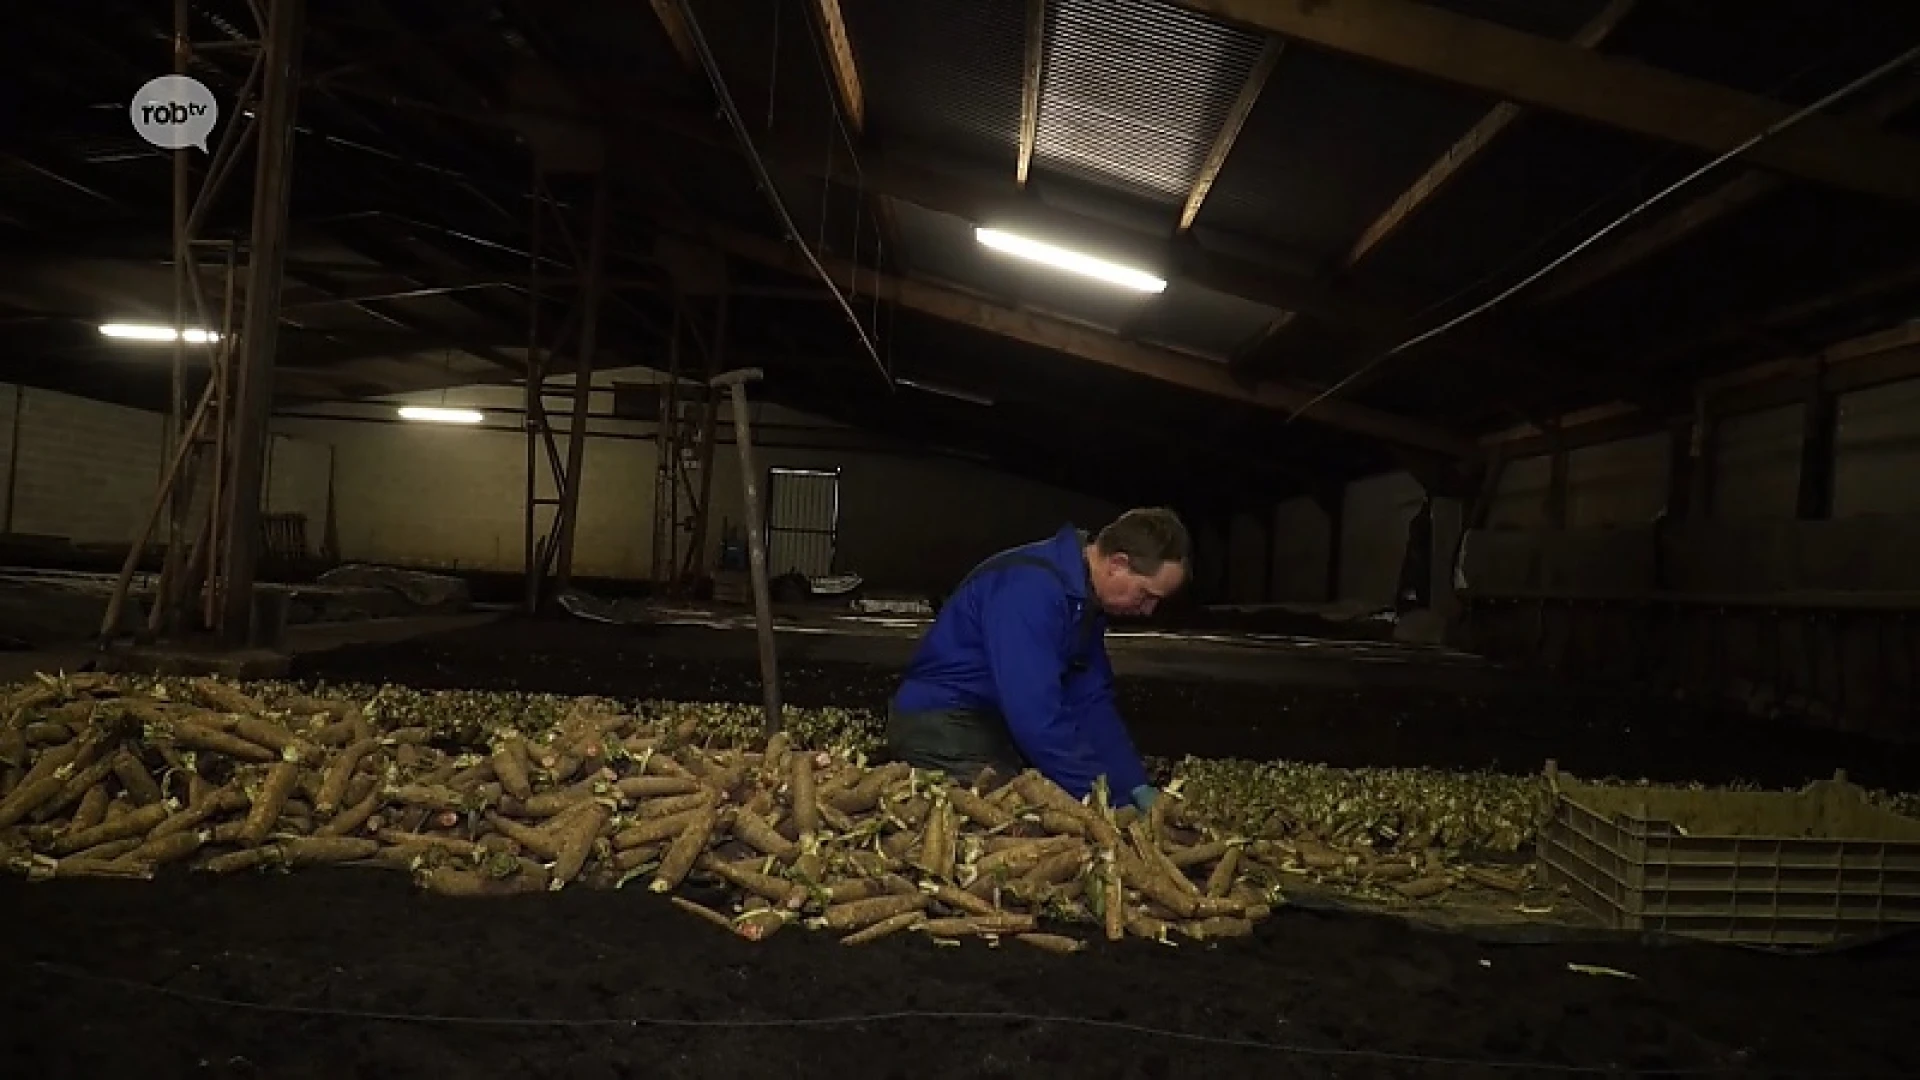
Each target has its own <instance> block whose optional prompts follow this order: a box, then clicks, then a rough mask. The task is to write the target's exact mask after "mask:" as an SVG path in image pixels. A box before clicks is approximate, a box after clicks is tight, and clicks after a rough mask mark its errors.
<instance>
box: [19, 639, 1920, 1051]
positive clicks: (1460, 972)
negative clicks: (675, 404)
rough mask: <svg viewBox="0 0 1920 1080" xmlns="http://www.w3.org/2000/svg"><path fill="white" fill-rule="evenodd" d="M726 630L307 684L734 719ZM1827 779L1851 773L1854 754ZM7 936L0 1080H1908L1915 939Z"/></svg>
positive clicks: (535, 920) (815, 687)
mask: <svg viewBox="0 0 1920 1080" xmlns="http://www.w3.org/2000/svg"><path fill="white" fill-rule="evenodd" d="M689 643H691V644H689ZM742 644H744V645H745V646H746V648H750V647H751V639H750V638H748V639H746V640H745V642H742V641H740V640H739V639H737V638H734V639H729V638H726V637H725V636H723V635H708V636H706V637H690V638H684V639H683V638H676V637H674V636H673V635H670V634H664V633H659V632H655V633H652V634H648V633H645V632H639V631H628V630H622V629H618V628H610V627H599V626H591V625H586V624H579V623H539V624H523V623H514V622H505V623H501V624H498V625H495V626H489V627H483V628H478V629H470V630H465V631H460V632H457V633H454V634H448V635H442V636H440V637H438V638H430V639H422V640H421V641H417V642H413V643H408V644H402V645H399V646H387V647H384V648H381V649H378V650H363V651H362V650H341V651H336V652H333V653H329V654H325V655H322V656H315V657H310V658H307V659H306V660H304V661H303V669H304V670H302V671H301V672H300V673H301V674H303V675H306V676H308V677H320V676H324V677H326V678H329V679H332V680H336V681H340V680H347V679H352V680H372V681H394V682H407V683H413V684H417V685H425V686H435V685H438V686H449V687H454V686H458V687H467V686H492V687H498V688H505V687H522V688H526V689H538V690H551V691H560V692H572V693H580V692H592V693H606V694H618V695H620V696H625V697H652V696H675V697H695V698H706V697H733V698H739V699H743V700H751V699H752V698H753V697H754V694H755V688H754V686H753V684H752V681H751V667H750V665H749V664H748V663H747V661H745V659H744V656H745V655H746V654H745V652H744V650H743V649H742V648H741V647H740V646H741V645H742ZM787 675H788V696H789V698H790V699H791V700H793V701H796V702H799V703H815V704H819V703H826V702H833V703H836V704H852V705H877V704H879V703H881V702H882V701H884V698H885V695H886V694H887V692H888V690H889V688H890V686H891V681H892V673H891V672H890V671H887V670H873V669H872V668H870V667H869V668H865V669H863V668H861V667H860V666H859V665H857V664H856V665H849V664H846V663H844V662H840V661H835V662H833V663H831V664H828V663H811V662H809V661H806V660H804V659H800V658H795V660H794V662H793V663H792V664H790V665H789V668H788V671H787ZM1123 693H1124V695H1125V696H1126V699H1127V706H1128V710H1129V716H1130V717H1131V718H1132V719H1133V720H1134V721H1135V722H1136V723H1137V724H1139V725H1140V726H1141V728H1142V732H1141V741H1142V742H1143V743H1145V744H1146V745H1147V746H1148V747H1149V748H1150V749H1156V750H1160V751H1162V752H1180V751H1183V750H1188V749H1198V748H1200V747H1219V748H1224V749H1230V750H1231V752H1235V753H1247V754H1254V755H1257V756H1271V755H1284V756H1289V757H1305V758H1321V759H1327V760H1341V761H1344V762H1348V763H1361V762H1364V763H1401V764H1439V765H1460V764H1505V763H1511V764H1512V765H1514V766H1515V767H1523V768H1531V767H1535V763H1537V760H1538V759H1539V758H1540V757H1544V756H1547V755H1549V754H1553V755H1556V756H1558V757H1560V758H1561V759H1562V760H1563V761H1567V762H1569V763H1570V764H1569V767H1570V768H1573V767H1576V764H1574V763H1579V762H1586V763H1587V764H1585V765H1584V766H1582V767H1584V768H1586V769H1587V770H1588V771H1605V770H1606V769H1607V768H1609V766H1606V765H1604V764H1603V763H1606V762H1615V763H1617V764H1619V765H1620V766H1623V767H1622V768H1620V769H1619V771H1624V772H1631V773H1641V772H1652V771H1673V772H1676V773H1679V772H1690V771H1694V770H1691V769H1687V768H1685V766H1687V765H1690V764H1698V763H1701V762H1711V761H1713V760H1719V759H1720V758H1719V756H1718V755H1715V754H1709V753H1708V752H1707V750H1706V747H1708V746H1709V742H1708V740H1709V739H1710V738H1712V737H1714V736H1713V728H1712V726H1711V725H1710V724H1705V723H1704V722H1703V723H1701V724H1699V725H1696V726H1693V727H1686V726H1680V727H1676V728H1674V729H1671V731H1663V732H1661V733H1660V734H1658V735H1657V736H1655V737H1648V736H1644V735H1640V734H1630V735H1628V736H1615V737H1613V738H1611V739H1610V738H1609V737H1608V735H1607V732H1606V725H1607V724H1608V723H1612V724H1614V726H1615V729H1616V730H1617V729H1618V727H1619V726H1620V723H1621V717H1622V716H1623V715H1625V716H1627V717H1630V718H1631V723H1630V724H1628V725H1627V726H1628V727H1630V728H1633V729H1637V730H1643V729H1644V728H1646V727H1649V726H1657V725H1658V724H1659V723H1660V722H1662V721H1663V720H1664V716H1663V715H1660V714H1653V713H1649V712H1648V711H1646V710H1644V709H1634V708H1627V709H1626V711H1625V712H1624V713H1623V712H1621V711H1620V710H1621V709H1622V708H1623V706H1621V705H1620V704H1619V703H1613V704H1606V703H1601V702H1598V701H1594V702H1590V703H1589V705H1588V706H1587V707H1586V711H1584V712H1583V711H1581V710H1580V709H1578V708H1573V707H1570V706H1568V705H1566V704H1565V703H1564V702H1562V703H1561V704H1560V705H1557V706H1556V705H1555V704H1554V703H1553V702H1552V701H1551V700H1549V699H1543V698H1538V697H1537V696H1536V695H1534V694H1533V693H1532V692H1529V693H1527V694H1520V693H1515V694H1511V695H1506V696H1504V697H1500V698H1487V699H1482V700H1481V701H1479V702H1478V703H1477V704H1453V705H1450V704H1448V699H1447V697H1446V695H1444V694H1440V693H1437V692H1436V693H1428V694H1425V695H1421V694H1418V693H1415V692H1412V691H1393V692H1391V693H1388V692H1384V691H1383V692H1358V693H1356V692H1352V691H1340V692H1337V693H1336V692H1331V691H1327V690H1325V689H1313V690H1307V689H1300V688H1297V687H1296V688H1294V689H1287V688H1286V687H1279V686H1272V685H1263V684H1262V683H1260V682H1258V681H1256V680H1237V681H1225V680H1217V681H1210V682H1204V683H1184V684H1183V683H1180V682H1177V681H1174V682H1168V681H1167V680H1159V681H1143V680H1130V679H1123ZM1407 695H1411V696H1407ZM1250 715H1251V716H1254V717H1256V718H1264V719H1260V722H1259V723H1257V724H1255V723H1252V722H1250V721H1249V720H1248V719H1247V718H1248V716H1250ZM1674 716H1676V717H1680V716H1682V714H1681V713H1680V712H1679V711H1678V710H1675V711H1674ZM1676 723H1678V721H1676ZM1505 740H1514V741H1513V742H1511V743H1509V742H1507V741H1505ZM1757 741H1758V740H1754V739H1748V740H1744V742H1745V743H1746V744H1747V747H1746V749H1744V750H1740V749H1738V748H1739V747H1741V746H1742V741H1741V740H1735V741H1730V742H1728V743H1725V744H1723V746H1725V747H1727V749H1724V750H1722V751H1721V753H1722V754H1735V753H1738V754H1740V755H1741V756H1740V757H1739V758H1738V759H1737V760H1739V761H1741V762H1744V764H1743V765H1741V767H1740V769H1738V770H1736V771H1741V772H1746V773H1754V772H1756V771H1757V770H1760V769H1761V768H1762V767H1763V766H1764V767H1765V768H1770V769H1775V770H1778V771H1779V772H1780V773H1781V775H1785V774H1786V773H1789V772H1810V773H1812V774H1814V775H1818V774H1819V773H1820V771H1821V770H1823V769H1830V768H1831V767H1832V765H1831V763H1828V762H1825V761H1815V760H1809V761H1804V762H1800V763H1798V764H1795V763H1794V762H1793V761H1792V760H1791V757H1792V754H1790V753H1788V752H1787V751H1768V752H1758V751H1755V750H1753V749H1752V747H1751V744H1752V743H1754V742H1757ZM1622 745H1624V746H1625V747H1626V749H1622V748H1621V747H1622ZM1516 746H1517V747H1518V749H1515V748H1514V747H1516ZM1795 750H1796V752H1798V753H1800V754H1803V755H1817V754H1822V753H1824V754H1828V755H1837V756H1841V757H1845V756H1846V751H1847V748H1846V747H1845V746H1844V745H1842V744H1836V743H1833V742H1832V741H1830V740H1829V741H1826V742H1822V741H1819V740H1812V739H1805V740H1802V742H1801V743H1800V744H1796V748H1795ZM1583 754H1584V755H1588V756H1587V757H1585V758H1583V757H1581V756H1580V755H1583ZM1608 755H1613V756H1611V757H1610V756H1608ZM1863 757H1864V756H1863ZM1529 758H1531V759H1532V760H1531V761H1529ZM1669 759H1671V760H1669ZM1847 762H1848V763H1849V764H1851V766H1852V767H1853V768H1854V769H1855V770H1856V771H1859V772H1864V771H1865V770H1866V768H1867V766H1868V765H1869V764H1870V763H1871V760H1870V759H1866V760H1863V759H1861V758H1851V757H1849V758H1847ZM1656 766H1660V768H1656ZM1669 766H1670V768H1668V767H1669ZM0 927H4V928H5V929H4V930H0V965H4V968H5V974H4V976H0V987H4V994H5V1000H4V1001H0V1009H4V1015H6V1016H7V1017H8V1023H7V1025H6V1026H5V1027H4V1029H0V1076H8V1077H12V1076H20V1077H29V1076H31V1077H95V1076H113V1075H122V1074H136V1075H143V1076H182V1075H192V1076H209V1077H268V1076H271V1077H381V1078H388V1077H412V1076H419V1077H434V1078H439V1077H452V1076H459V1077H470V1076H473V1077H477V1076H515V1077H533V1076H556V1077H559V1076H566V1077H648V1078H653V1077H679V1076H685V1077H702V1078H707V1077H733V1076H742V1077H744V1076H755V1077H758V1076H832V1077H841V1078H848V1077H902V1078H912V1080H927V1078H930V1077H946V1076H952V1077H984V1076H1008V1077H1014V1076H1018V1077H1028V1076H1103V1077H1118V1076H1129V1077H1131V1076H1140V1077H1172V1076H1181V1077H1184V1076H1302V1077H1305V1076H1314V1077H1320V1076H1369V1077H1370V1076H1409V1077H1414V1076H1419V1077H1426V1076H1448V1077H1453V1076H1499V1077H1510V1076H1554V1075H1565V1074H1569V1073H1580V1074H1598V1075H1618V1076H1645V1075H1661V1074H1662V1071H1663V1070H1679V1071H1682V1072H1684V1073H1685V1074H1686V1075H1733V1076H1776V1075H1796V1076H1803V1075H1818V1074H1827V1075H1831V1074H1836V1073H1838V1074H1846V1075H1876V1076H1879V1075H1884V1076H1895V1075H1915V1074H1917V1073H1920V1044H1916V1043H1915V1042H1914V1041H1913V1040H1912V1039H1911V1037H1910V1028H1911V1025H1912V1021H1913V1019H1914V1017H1916V1016H1920V945H1916V944H1914V943H1912V942H1893V943H1886V944H1883V945H1879V946H1874V947H1870V948H1862V949H1857V950H1853V951H1849V952H1845V953H1835V954H1828V955H1821V956H1800V957H1789V956H1781V955H1774V954H1766V953H1760V952H1755V951H1748V950H1742V949H1735V948H1731V947H1720V946H1708V945H1684V946H1682V945H1666V946H1650V945H1641V944H1635V943H1628V942H1621V941H1613V940H1608V941H1585V942H1578V943H1570V942H1559V943H1554V944H1535V945H1496V944H1489V943H1486V942H1483V941H1478V940H1475V939H1473V938H1471V937H1468V936H1465V935H1462V934H1457V933H1443V932H1438V931H1432V930H1423V929H1419V928H1416V927H1415V926H1413V925H1411V924H1409V923H1408V922H1406V921H1405V920H1400V919H1393V918H1386V917H1369V916H1363V915H1357V914H1347V913H1339V914H1336V913H1330V912H1319V911H1311V910H1306V909H1303V908H1298V907H1294V908H1285V907H1283V908H1281V909H1280V910H1279V911H1277V912H1276V913H1275V915H1274V917H1273V918H1271V919H1269V920H1268V921H1267V922H1266V923H1264V924H1263V925H1262V926H1261V927H1260V929H1259V930H1258V932H1257V934H1256V936H1255V937H1254V938H1252V939H1250V940H1243V941H1237V942H1226V943H1222V944H1219V945H1217V946H1211V947H1206V946H1198V945H1193V944H1186V945H1182V946H1180V947H1178V948H1166V947H1163V946H1158V945H1153V944H1148V943H1144V942H1140V941H1127V942H1122V943H1119V944H1117V945H1108V944H1106V943H1104V942H1100V943H1096V944H1095V945H1094V947H1093V948H1092V949H1090V950H1089V951H1088V952H1085V953H1082V954H1079V955H1074V956H1054V955H1050V954H1044V953H1039V952H1036V951H1034V950H1031V949H1027V948H1024V947H1021V946H1017V945H1014V944H1008V945H1005V946H1002V947H1001V948H999V949H997V950H994V949H989V948H988V947H986V946H985V945H984V944H980V943H970V944H968V945H966V946H964V947H961V948H938V947H935V946H934V945H932V944H931V943H930V942H928V941H925V940H922V939H918V938H913V937H900V938H896V939H889V940H885V941H882V942H879V943H876V944H873V945H870V946H864V947H860V948H851V949H850V948H846V947H843V946H840V945H838V944H836V943H835V942H834V941H833V940H832V938H831V937H830V936H827V935H823V934H817V933H810V932H807V931H804V930H799V929H789V930H787V931H785V932H783V933H781V934H779V935H777V936H775V937H774V938H773V939H772V940H770V941H767V942H765V943H761V944H757V945H756V944H750V943H748V942H745V941H743V940H739V939H736V938H732V937H729V936H727V935H725V934H724V933H722V932H720V931H718V930H716V929H714V928H711V927H709V926H707V925H706V924H704V923H702V922H700V921H699V920H697V919H694V918H693V917H691V916H688V915H685V914H683V913H681V912H679V911H677V910H675V909H673V908H671V907H670V906H668V905H667V904H666V903H665V902H664V901H662V900H661V899H659V898H657V897H654V896H651V895H648V894H646V893H643V892H638V891H634V890H626V891H621V892H592V891H589V890H574V889H569V890H566V891H563V892H561V893H558V894H549V895H544V896H533V897H521V898H514V899H510V900H495V901H476V900H445V899H441V898H436V897H430V896H426V895H422V894H419V893H416V892H415V891H413V890H412V889H411V887H410V886H409V884H408V882H407V881H406V879H405V878H404V877H403V876H401V875H398V874H394V873H392V872H383V871H376V870H357V869H334V870H311V871H304V872H301V873H299V874H297V875H293V876H274V875H269V876H259V877H256V876H252V875H247V876H242V877H237V878H233V879H218V880H209V879H206V878H201V877H190V876H187V875H184V874H172V875H168V876H163V877H162V878H161V879H159V880H157V881H154V882H150V883H120V882H87V881H81V882H69V883H55V884H45V885H27V884H24V883H20V882H18V881H17V880H12V879H9V880H6V881H0ZM1569 965H1592V966H1594V967H1597V968H1601V969H1611V971H1612V972H1614V973H1615V974H1609V973H1604V972H1603V973H1592V972H1587V971H1581V970H1575V969H1574V968H1572V967H1570V966H1569ZM210 999H217V1000H210ZM955 1013H958V1014H964V1015H958V1016H955V1015H932V1014H955ZM419 1014H431V1015H432V1016H436V1017H438V1018H439V1019H421V1018H419ZM1014 1014H1022V1015H1020V1016H1016V1015H1014ZM862 1017H864V1019H863V1018H862ZM1034 1017H1041V1018H1034ZM1669 1074H1672V1073H1669Z"/></svg>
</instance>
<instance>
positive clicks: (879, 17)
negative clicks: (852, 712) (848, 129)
mask: <svg viewBox="0 0 1920 1080" xmlns="http://www.w3.org/2000/svg"><path fill="white" fill-rule="evenodd" d="M841 11H842V12H843V13H844V15H845V17H846V20H847V33H848V36H849V37H851V38H852V39H853V49H854V56H855V58H856V59H857V61H858V62H859V64H860V72H861V76H862V77H863V78H864V79H865V81H866V90H867V125H868V128H869V130H870V131H871V133H872V134H873V135H874V136H875V137H876V138H878V139H881V140H884V141H888V142H902V141H905V142H915V143H923V144H924V143H931V144H933V145H935V146H938V147H940V148H941V149H943V150H947V151H949V152H952V153H958V154H964V155H967V156H970V157H975V158H985V159H988V160H993V161H1002V162H1005V163H1006V169H1007V175H1008V176H1012V175H1013V167H1014V158H1015V155H1016V152H1017V150H1018V147H1019V131H1020V85H1021V78H1020V72H1021V58H1022V56H1023V55H1024V50H1025V36H1026V4H1025V2H1024V0H964V2H953V0H949V2H945V3H923V2H914V3H904V2H902V0H843V3H842V4H841Z"/></svg>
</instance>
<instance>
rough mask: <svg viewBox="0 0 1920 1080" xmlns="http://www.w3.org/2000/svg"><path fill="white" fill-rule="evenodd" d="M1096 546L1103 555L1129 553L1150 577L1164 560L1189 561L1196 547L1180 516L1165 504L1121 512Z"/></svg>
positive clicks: (1137, 568) (1138, 568)
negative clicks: (1163, 505) (1189, 556)
mask: <svg viewBox="0 0 1920 1080" xmlns="http://www.w3.org/2000/svg"><path fill="white" fill-rule="evenodd" d="M1093 545H1094V548H1095V549H1096V550H1098V551H1099V552H1100V554H1102V555H1125V556H1126V557H1127V562H1129V563H1131V564H1132V566H1133V569H1134V571H1135V572H1137V573H1141V574H1145V575H1147V576H1148V577H1151V576H1153V575H1154V574H1157V573H1159V572H1160V567H1161V564H1163V563H1169V562H1175V563H1185V562H1186V561H1187V558H1188V555H1189V553H1190V552H1191V551H1192V549H1193V541H1192V540H1191V539H1190V538H1189V537H1188V536H1187V527H1186V526H1185V525H1184V524H1181V521H1180V515H1178V514H1176V513H1174V512H1173V511H1171V510H1168V509H1167V508H1165V507H1161V506H1151V507H1141V508H1138V509H1134V510H1129V511H1127V512H1126V513H1124V514H1121V515H1120V516H1119V517H1117V518H1115V519H1113V521H1112V522H1111V523H1110V524H1108V525H1107V527H1106V528H1104V529H1101V530H1100V534H1099V535H1098V536H1095V537H1094V538H1093Z"/></svg>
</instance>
